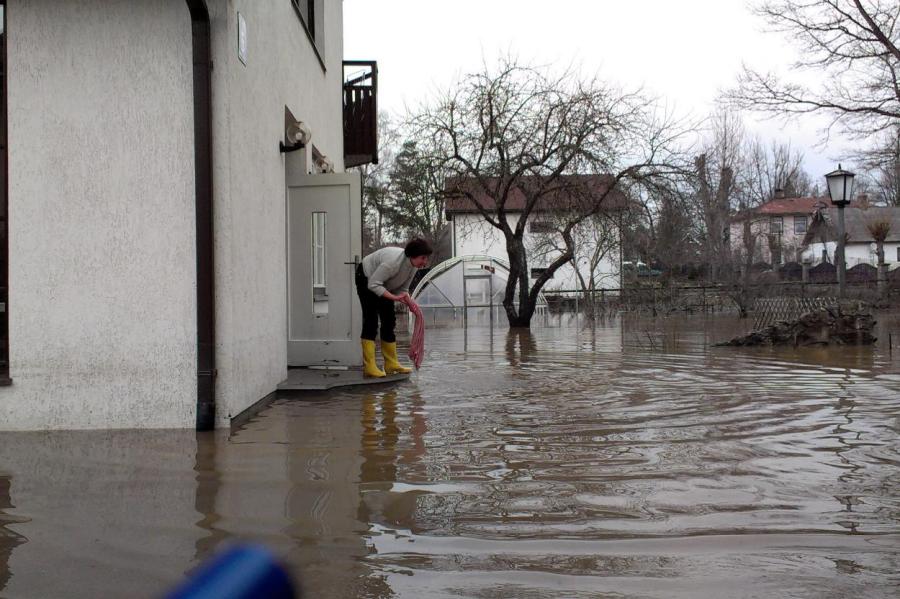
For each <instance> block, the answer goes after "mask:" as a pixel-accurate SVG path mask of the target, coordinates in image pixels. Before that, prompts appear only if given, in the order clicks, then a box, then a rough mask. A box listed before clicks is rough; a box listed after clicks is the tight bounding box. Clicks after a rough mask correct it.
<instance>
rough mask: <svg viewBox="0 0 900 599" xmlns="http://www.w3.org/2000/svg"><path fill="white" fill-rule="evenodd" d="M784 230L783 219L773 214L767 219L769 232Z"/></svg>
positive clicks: (779, 232)
mask: <svg viewBox="0 0 900 599" xmlns="http://www.w3.org/2000/svg"><path fill="white" fill-rule="evenodd" d="M782 231H784V220H783V219H782V218H781V217H780V216H773V217H771V218H770V219H769V233H776V234H779V235H780V234H781V232H782Z"/></svg>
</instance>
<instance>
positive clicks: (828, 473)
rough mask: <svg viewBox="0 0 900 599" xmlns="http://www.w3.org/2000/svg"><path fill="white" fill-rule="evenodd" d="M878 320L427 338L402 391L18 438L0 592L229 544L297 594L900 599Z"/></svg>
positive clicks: (85, 584) (182, 557)
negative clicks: (775, 335) (218, 425)
mask: <svg viewBox="0 0 900 599" xmlns="http://www.w3.org/2000/svg"><path fill="white" fill-rule="evenodd" d="M877 320H879V321H882V322H879V325H878V327H879V328H878V330H876V335H878V336H879V341H878V343H877V345H876V346H875V347H865V348H838V347H831V348H827V349H822V348H817V349H799V350H795V349H792V348H791V349H778V350H773V349H737V348H717V347H712V344H713V343H715V342H717V341H724V340H726V339H728V338H730V337H731V336H733V335H734V334H737V333H739V332H743V331H744V329H743V327H745V326H746V322H738V321H737V320H735V319H733V318H731V317H714V318H713V317H703V316H690V317H686V316H677V317H671V318H667V319H662V318H660V319H656V320H652V319H646V320H640V319H627V318H625V319H619V318H617V319H613V320H610V321H608V322H603V323H599V324H598V325H597V326H596V328H584V327H583V326H582V324H583V323H581V322H568V321H565V322H551V323H550V326H545V327H538V328H535V330H534V331H532V333H530V334H528V333H516V332H509V331H506V330H494V331H493V332H491V331H490V329H486V328H481V329H470V330H468V331H465V330H463V329H433V330H429V332H428V337H427V350H428V355H427V357H426V360H425V364H424V367H423V369H422V370H421V371H420V372H419V373H418V374H415V375H413V377H412V378H411V379H410V380H409V381H407V382H404V383H400V384H395V385H376V386H369V387H358V388H349V389H346V390H342V391H340V390H339V391H332V392H327V393H321V394H310V395H307V396H304V397H303V399H302V400H301V399H298V398H284V399H279V400H277V401H276V402H275V403H274V404H272V406H270V407H269V408H267V409H266V410H264V411H263V412H261V413H260V414H259V415H258V416H256V417H255V418H253V419H252V420H251V421H250V422H249V423H248V424H246V425H245V426H244V427H242V428H241V429H239V430H236V431H234V432H233V433H231V434H229V433H228V432H227V431H225V432H217V433H216V434H196V433H194V432H192V431H149V432H140V431H112V432H108V431H107V432H62V433H4V434H3V435H0V597H10V598H16V597H35V598H38V597H40V598H46V597H113V596H127V597H155V596H159V595H160V593H162V592H164V591H165V590H166V589H167V588H170V587H171V586H172V585H174V584H175V583H176V582H177V581H179V580H180V579H181V577H182V576H183V574H184V572H185V571H187V570H189V569H190V568H191V567H193V566H195V565H196V564H197V563H198V562H199V561H200V560H202V559H203V558H205V557H207V556H208V555H210V554H211V552H213V551H214V550H215V548H216V547H218V546H220V545H221V544H222V543H225V542H228V541H229V540H233V539H242V540H243V539H250V540H256V541H261V542H263V543H265V544H266V545H268V546H269V547H270V548H272V549H273V550H274V551H275V552H276V553H277V554H278V555H279V556H281V557H283V559H284V560H285V561H286V562H287V563H288V564H289V565H290V566H291V568H292V570H293V572H294V573H295V574H296V575H297V576H298V578H299V579H300V580H302V582H303V586H304V588H305V590H306V591H307V593H308V594H307V596H308V597H411V598H412V597H429V598H439V597H448V598H449V597H454V598H457V597H528V598H531V597H660V598H663V597H665V598H671V597H683V598H700V597H710V598H713V597H767V598H771V597H817V598H822V597H854V596H865V597H896V596H898V595H900V321H898V319H897V318H896V317H895V318H893V319H891V318H886V317H885V316H883V315H880V316H878V317H877ZM889 332H890V333H891V336H892V342H893V349H891V348H890V347H889V345H888V333H889ZM61 392H64V391H61ZM47 401H52V398H47Z"/></svg>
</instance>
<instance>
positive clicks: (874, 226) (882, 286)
mask: <svg viewBox="0 0 900 599" xmlns="http://www.w3.org/2000/svg"><path fill="white" fill-rule="evenodd" d="M866 228H867V229H868V230H869V234H870V235H872V239H874V240H875V248H876V250H875V251H876V255H877V256H878V293H879V295H881V296H882V297H886V296H887V267H886V266H885V263H884V242H885V240H886V239H887V238H888V235H889V234H890V232H891V221H890V220H888V219H877V218H876V219H869V220H868V221H867V222H866Z"/></svg>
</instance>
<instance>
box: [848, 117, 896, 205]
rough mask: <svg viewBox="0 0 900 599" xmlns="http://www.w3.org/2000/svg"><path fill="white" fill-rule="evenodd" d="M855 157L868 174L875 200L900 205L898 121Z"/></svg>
mask: <svg viewBox="0 0 900 599" xmlns="http://www.w3.org/2000/svg"><path fill="white" fill-rule="evenodd" d="M855 159H856V161H857V162H858V163H859V164H860V166H861V167H862V168H863V169H864V170H865V171H866V172H867V174H868V179H869V180H870V181H871V187H872V191H873V192H874V195H875V198H874V199H875V201H876V202H878V203H880V204H885V205H887V206H900V123H898V124H897V126H896V127H894V128H893V129H891V130H890V131H887V132H885V133H884V135H882V136H881V139H880V140H879V141H877V142H876V143H875V144H874V145H873V146H872V147H871V148H869V149H866V150H863V151H861V152H858V153H857V154H856V156H855Z"/></svg>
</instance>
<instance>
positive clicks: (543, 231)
mask: <svg viewBox="0 0 900 599" xmlns="http://www.w3.org/2000/svg"><path fill="white" fill-rule="evenodd" d="M556 231H557V229H556V227H555V226H554V224H553V223H552V222H550V221H549V220H533V221H531V222H529V223H528V232H529V233H532V234H534V235H548V234H551V233H556Z"/></svg>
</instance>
